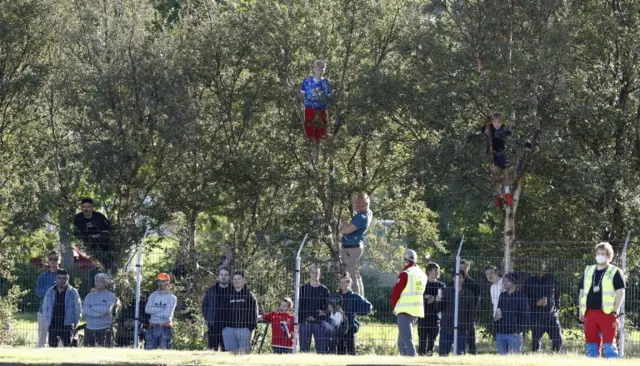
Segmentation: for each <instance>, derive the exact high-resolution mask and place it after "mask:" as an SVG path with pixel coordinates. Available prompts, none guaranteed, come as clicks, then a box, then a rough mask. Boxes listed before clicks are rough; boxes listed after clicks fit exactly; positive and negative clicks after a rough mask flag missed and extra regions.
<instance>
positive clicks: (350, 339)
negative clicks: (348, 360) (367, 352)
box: [336, 327, 356, 355]
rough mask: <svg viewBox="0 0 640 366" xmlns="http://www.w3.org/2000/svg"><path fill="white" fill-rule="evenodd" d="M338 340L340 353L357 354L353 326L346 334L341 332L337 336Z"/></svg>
mask: <svg viewBox="0 0 640 366" xmlns="http://www.w3.org/2000/svg"><path fill="white" fill-rule="evenodd" d="M336 341H337V347H336V348H337V351H338V354H339V355H355V354H356V335H355V333H353V327H349V330H347V332H346V333H344V334H343V333H342V332H340V334H338V335H337V337H336Z"/></svg>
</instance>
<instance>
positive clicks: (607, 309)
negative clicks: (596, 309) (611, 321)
mask: <svg viewBox="0 0 640 366" xmlns="http://www.w3.org/2000/svg"><path fill="white" fill-rule="evenodd" d="M595 271H596V266H595V265H592V266H587V268H586V269H585V270H584V283H583V286H582V294H583V295H582V297H581V298H580V314H582V315H584V314H585V313H586V312H587V295H588V294H589V290H590V289H591V282H592V281H593V272H595ZM617 272H618V267H616V266H612V265H609V267H608V268H607V271H606V272H605V273H604V274H603V275H602V276H603V277H602V284H601V287H600V293H601V294H602V311H604V313H605V314H611V312H612V311H613V306H614V304H615V302H616V290H615V288H614V287H613V276H614V275H615V274H616V273H617Z"/></svg>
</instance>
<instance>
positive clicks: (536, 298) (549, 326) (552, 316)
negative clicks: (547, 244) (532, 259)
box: [522, 261, 562, 352]
mask: <svg viewBox="0 0 640 366" xmlns="http://www.w3.org/2000/svg"><path fill="white" fill-rule="evenodd" d="M522 292H523V293H524V294H525V296H527V297H528V298H529V310H531V351H532V352H537V351H538V350H539V349H540V346H541V344H542V336H543V335H544V334H545V333H547V334H548V335H549V338H550V339H551V345H552V349H553V351H554V352H559V351H560V348H561V347H562V329H561V328H560V319H559V318H558V316H559V314H560V288H559V286H558V281H556V279H555V277H554V276H553V275H552V274H550V273H547V265H546V262H545V261H541V262H540V268H539V270H538V273H537V274H533V275H531V276H529V277H528V278H527V279H526V280H525V281H524V283H523V284H522Z"/></svg>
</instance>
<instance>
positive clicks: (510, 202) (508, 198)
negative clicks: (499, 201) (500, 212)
mask: <svg viewBox="0 0 640 366" xmlns="http://www.w3.org/2000/svg"><path fill="white" fill-rule="evenodd" d="M504 201H505V202H506V203H507V205H509V206H513V198H512V197H511V193H506V194H505V195H504Z"/></svg>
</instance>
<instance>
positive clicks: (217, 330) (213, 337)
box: [207, 324, 225, 352]
mask: <svg viewBox="0 0 640 366" xmlns="http://www.w3.org/2000/svg"><path fill="white" fill-rule="evenodd" d="M207 347H208V348H209V349H212V350H214V351H217V350H218V347H220V351H221V352H225V349H224V342H223V341H222V326H221V325H216V324H214V325H209V329H207Z"/></svg>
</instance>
